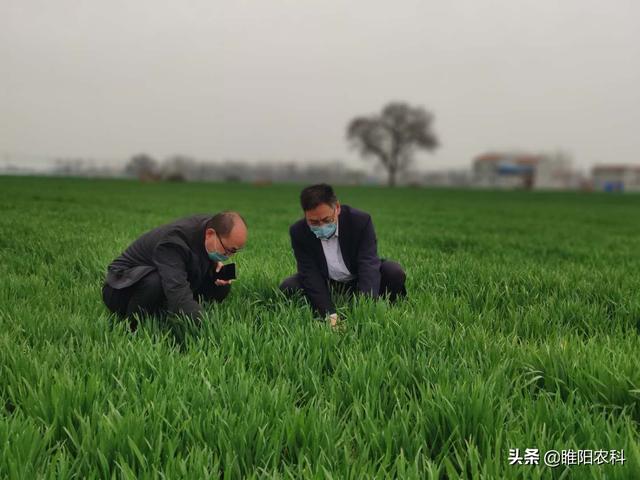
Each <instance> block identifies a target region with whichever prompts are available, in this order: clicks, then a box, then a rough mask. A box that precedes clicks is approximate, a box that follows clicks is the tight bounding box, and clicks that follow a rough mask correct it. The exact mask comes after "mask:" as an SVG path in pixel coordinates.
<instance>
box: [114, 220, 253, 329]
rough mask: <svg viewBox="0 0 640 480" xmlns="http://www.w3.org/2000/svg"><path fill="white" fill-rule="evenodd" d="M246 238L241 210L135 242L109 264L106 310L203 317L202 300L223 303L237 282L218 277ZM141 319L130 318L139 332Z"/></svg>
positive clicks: (186, 223) (179, 222) (168, 228)
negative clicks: (139, 320)
mask: <svg viewBox="0 0 640 480" xmlns="http://www.w3.org/2000/svg"><path fill="white" fill-rule="evenodd" d="M246 241H247V226H246V223H245V221H244V219H243V218H242V217H241V216H240V215H239V214H238V213H236V212H221V213H218V214H216V215H193V216H190V217H186V218H182V219H180V220H176V221H175V222H172V223H169V224H167V225H162V226H160V227H158V228H155V229H154V230H151V231H149V232H147V233H145V234H143V235H142V236H141V237H139V238H138V239H137V240H135V241H134V242H133V243H132V244H131V245H130V246H129V247H128V248H127V249H126V250H125V251H124V252H123V253H122V255H120V256H119V257H118V258H116V259H115V260H114V261H113V262H112V263H111V265H109V267H108V271H107V278H106V281H105V283H104V287H103V289H102V298H103V300H104V303H105V305H106V306H107V308H108V309H109V310H110V311H111V312H113V313H116V314H118V315H119V316H121V317H128V318H132V316H134V315H135V314H146V315H155V314H163V313H169V314H182V315H186V316H188V317H190V318H191V319H193V320H195V321H199V319H200V315H201V312H202V308H203V307H202V305H201V304H200V303H199V301H217V302H221V301H222V300H224V298H225V297H226V296H227V295H228V294H229V290H230V289H231V282H232V280H223V279H219V278H217V277H218V276H219V273H220V271H221V269H222V268H223V264H222V262H224V261H226V260H227V259H228V258H229V257H231V256H233V255H234V254H236V253H237V252H238V251H240V249H242V247H243V246H244V244H245V242H246ZM136 326H137V321H136V320H135V319H132V320H131V328H132V329H133V330H135V328H136Z"/></svg>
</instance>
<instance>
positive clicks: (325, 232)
mask: <svg viewBox="0 0 640 480" xmlns="http://www.w3.org/2000/svg"><path fill="white" fill-rule="evenodd" d="M337 227H338V225H337V224H336V223H335V222H333V223H327V224H326V225H323V226H321V227H311V226H310V227H309V228H310V229H311V231H312V232H313V234H314V235H315V236H316V237H317V238H330V237H331V236H332V235H333V234H334V233H336V228H337Z"/></svg>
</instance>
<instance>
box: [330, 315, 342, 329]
mask: <svg viewBox="0 0 640 480" xmlns="http://www.w3.org/2000/svg"><path fill="white" fill-rule="evenodd" d="M339 321H340V318H339V317H338V314H337V313H332V314H331V315H328V316H327V322H328V323H329V325H331V328H336V327H337V326H338V322H339Z"/></svg>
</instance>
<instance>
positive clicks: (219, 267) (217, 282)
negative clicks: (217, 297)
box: [213, 262, 233, 287]
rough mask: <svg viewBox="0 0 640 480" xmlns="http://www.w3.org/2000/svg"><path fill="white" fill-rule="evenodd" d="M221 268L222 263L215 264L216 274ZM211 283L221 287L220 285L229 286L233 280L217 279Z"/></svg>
mask: <svg viewBox="0 0 640 480" xmlns="http://www.w3.org/2000/svg"><path fill="white" fill-rule="evenodd" d="M222 267H224V263H222V262H218V263H217V264H216V273H218V272H219V271H220V270H222ZM213 283H215V284H216V285H218V286H219V287H221V286H222V285H231V284H232V283H233V280H221V279H218V280H216V281H215V282H213Z"/></svg>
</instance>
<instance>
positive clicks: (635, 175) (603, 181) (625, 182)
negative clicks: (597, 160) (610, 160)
mask: <svg viewBox="0 0 640 480" xmlns="http://www.w3.org/2000/svg"><path fill="white" fill-rule="evenodd" d="M591 173H592V176H593V187H594V188H595V189H596V190H603V191H605V192H622V191H627V192H640V165H596V166H595V167H593V170H592V172H591Z"/></svg>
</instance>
